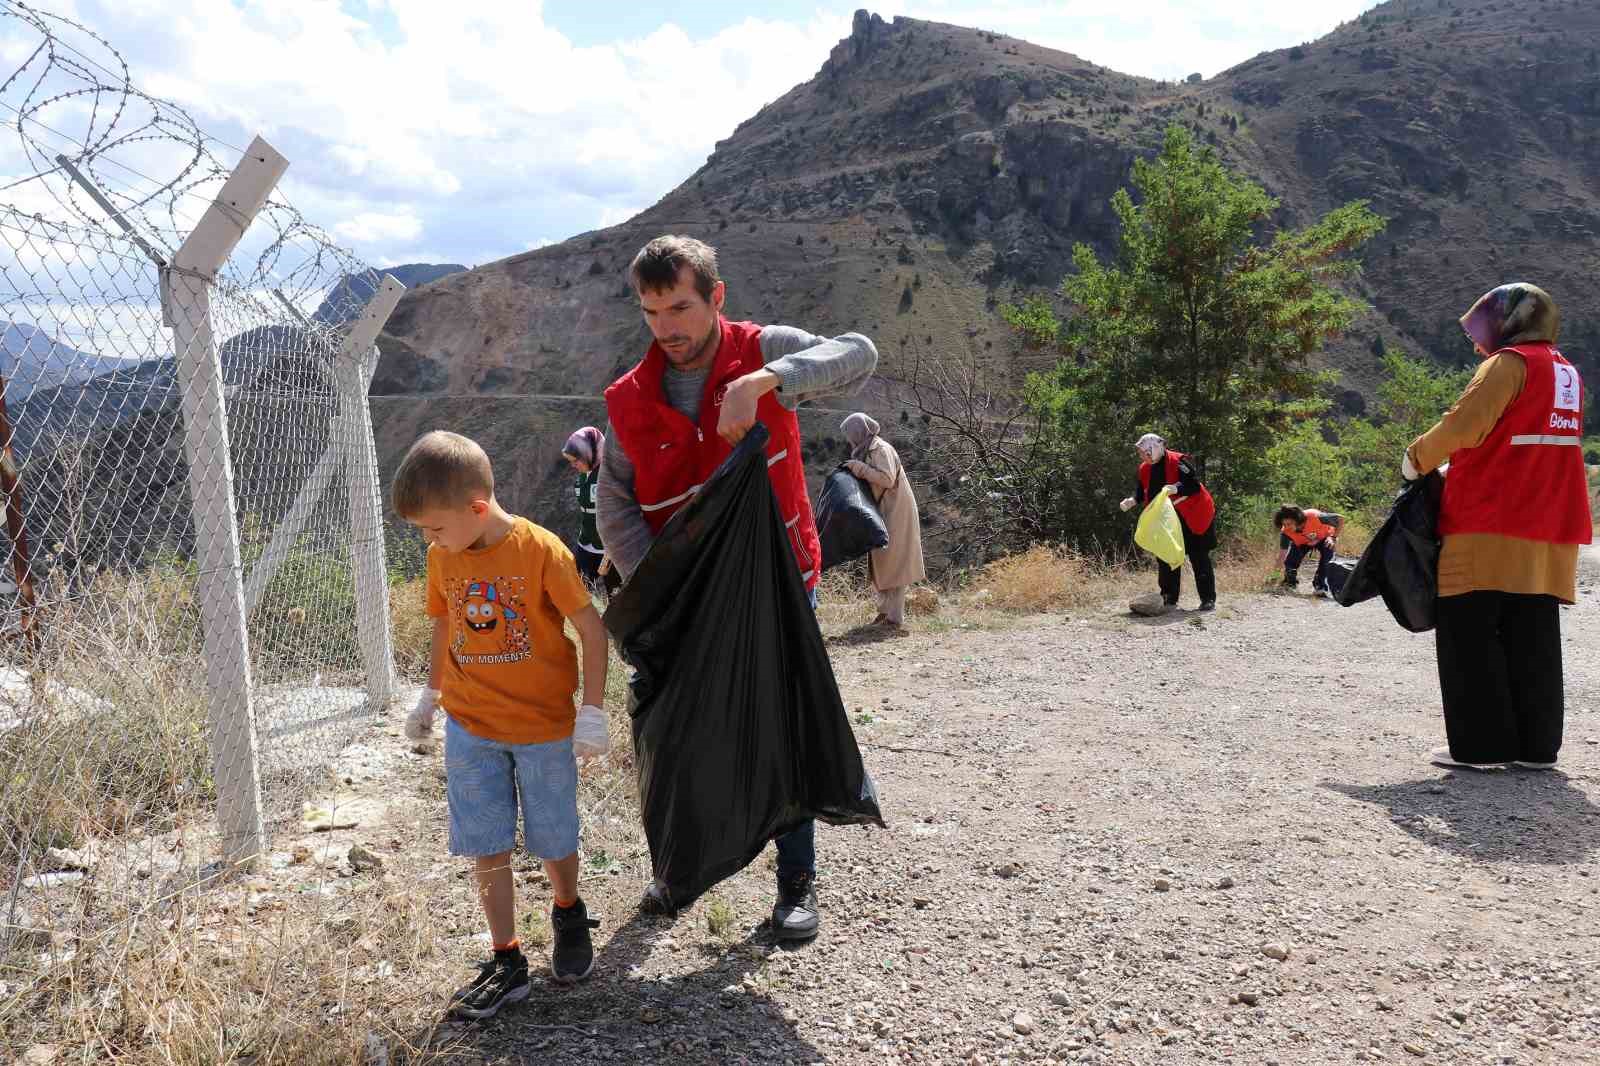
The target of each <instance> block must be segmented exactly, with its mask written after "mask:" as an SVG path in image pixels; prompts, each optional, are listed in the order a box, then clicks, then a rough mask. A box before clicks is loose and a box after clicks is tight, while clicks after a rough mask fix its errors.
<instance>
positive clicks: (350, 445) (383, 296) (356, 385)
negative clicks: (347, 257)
mask: <svg viewBox="0 0 1600 1066" xmlns="http://www.w3.org/2000/svg"><path fill="white" fill-rule="evenodd" d="M405 291H406V289H405V286H404V285H401V284H400V283H399V282H398V281H396V280H395V279H394V278H392V277H390V276H388V275H385V276H384V279H383V283H382V284H381V285H380V286H379V287H378V291H377V292H376V293H375V294H373V297H372V299H371V300H369V301H367V306H366V308H365V309H364V310H363V311H362V313H361V317H360V318H358V319H357V320H356V321H355V322H354V323H352V324H351V326H350V332H349V333H348V334H347V335H346V336H345V341H344V345H343V347H342V348H341V349H340V352H339V359H338V361H337V362H336V364H335V374H336V376H337V378H338V382H339V394H340V395H339V422H340V430H341V432H340V434H339V439H340V440H342V441H343V442H344V447H345V449H346V452H345V460H344V477H345V486H346V490H347V495H348V496H349V498H350V558H351V564H352V566H353V567H354V568H355V581H356V589H357V596H356V603H357V604H358V607H357V610H356V627H357V637H358V638H359V640H360V642H361V658H362V661H363V662H364V663H365V665H366V668H367V697H368V700H369V705H370V706H371V707H373V708H379V707H383V706H385V705H387V704H388V702H389V699H390V697H391V696H392V695H393V693H394V652H393V649H392V648H391V647H390V642H389V566H388V561H387V558H386V556H385V553H384V546H383V497H382V490H381V489H380V487H379V484H378V453H377V450H376V448H375V447H374V445H373V441H372V413H371V409H370V408H369V407H368V406H367V386H368V384H369V383H370V382H371V381H372V373H373V371H374V370H376V369H377V362H378V349H377V346H376V345H375V344H374V343H373V342H374V341H375V340H376V339H377V336H378V331H379V330H381V329H382V328H383V324H384V323H385V322H387V321H388V320H389V315H390V313H391V312H392V311H394V308H395V305H396V304H398V303H399V302H400V297H401V296H403V295H405Z"/></svg>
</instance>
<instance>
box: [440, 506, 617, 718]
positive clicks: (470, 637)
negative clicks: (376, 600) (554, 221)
mask: <svg viewBox="0 0 1600 1066" xmlns="http://www.w3.org/2000/svg"><path fill="white" fill-rule="evenodd" d="M589 605H590V600H589V590H588V589H587V588H585V587H584V585H583V581H582V579H580V578H579V577H578V567H577V564H576V563H574V562H573V560H572V553H571V552H570V551H568V550H567V546H566V545H565V544H563V543H561V540H560V538H558V537H557V536H556V535H555V534H553V533H551V532H550V531H549V530H547V529H543V528H541V527H539V526H536V525H534V524H533V523H532V522H530V521H528V520H527V519H526V518H515V519H513V525H512V527H511V532H510V533H508V534H506V536H505V539H504V540H502V541H500V543H498V544H495V545H493V546H492V547H488V548H479V549H476V550H468V551H464V552H448V551H445V550H444V549H442V548H439V547H431V548H429V549H428V615H429V617H431V618H444V617H446V616H448V617H449V619H450V654H449V655H448V656H447V657H446V660H445V663H444V664H443V666H442V668H441V671H440V676H439V693H440V696H439V703H440V705H441V706H442V707H443V708H444V709H445V713H447V714H449V715H450V717H451V718H453V719H455V720H456V723H457V724H458V725H460V726H461V727H462V728H463V729H465V730H467V732H469V733H472V734H473V735H474V736H480V737H483V738H485V739H487V740H498V741H503V742H504V743H507V744H544V743H547V742H548V741H552V740H565V739H566V738H567V737H570V736H571V735H572V723H573V719H574V716H575V715H574V711H573V707H572V696H573V693H575V692H576V691H577V690H578V652H577V649H576V648H575V647H573V644H572V641H571V640H570V639H568V637H567V635H566V633H565V631H564V630H563V629H562V621H563V619H564V618H565V617H567V616H570V615H573V614H576V613H577V612H579V611H581V610H583V609H584V608H585V607H588V606H589Z"/></svg>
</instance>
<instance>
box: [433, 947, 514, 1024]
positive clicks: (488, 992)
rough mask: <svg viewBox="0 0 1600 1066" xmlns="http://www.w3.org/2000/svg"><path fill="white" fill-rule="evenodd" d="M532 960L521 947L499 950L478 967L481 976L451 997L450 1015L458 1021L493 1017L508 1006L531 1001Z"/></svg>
mask: <svg viewBox="0 0 1600 1066" xmlns="http://www.w3.org/2000/svg"><path fill="white" fill-rule="evenodd" d="M531 989H532V985H530V984H529V983H528V960H527V958H526V957H525V956H524V955H523V954H522V949H521V948H510V949H509V950H506V951H497V952H495V953H494V956H493V957H492V958H490V959H489V960H488V961H486V962H481V963H479V964H478V976H477V977H476V978H474V979H473V981H472V983H471V984H469V985H467V986H466V987H464V988H460V989H458V990H457V991H456V994H455V995H454V996H451V997H450V1013H451V1014H454V1015H455V1016H456V1017H458V1018H493V1017H494V1016H495V1015H496V1014H498V1013H499V1012H500V1008H501V1007H504V1006H505V1005H506V1004H508V1003H520V1002H522V1001H523V1000H525V999H527V998H528V992H529V991H530V990H531Z"/></svg>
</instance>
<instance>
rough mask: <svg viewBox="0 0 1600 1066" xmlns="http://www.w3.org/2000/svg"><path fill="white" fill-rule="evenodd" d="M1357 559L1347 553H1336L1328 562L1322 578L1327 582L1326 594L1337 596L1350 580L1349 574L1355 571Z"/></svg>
mask: <svg viewBox="0 0 1600 1066" xmlns="http://www.w3.org/2000/svg"><path fill="white" fill-rule="evenodd" d="M1356 562H1357V560H1355V559H1352V558H1350V557H1349V556H1347V555H1336V556H1334V557H1333V559H1331V560H1330V561H1329V562H1328V570H1327V573H1326V574H1325V575H1324V580H1326V581H1327V583H1328V595H1330V596H1333V597H1334V598H1338V595H1339V593H1340V592H1343V591H1344V587H1345V585H1347V584H1348V583H1349V582H1350V575H1351V574H1353V573H1354V572H1355V569H1356Z"/></svg>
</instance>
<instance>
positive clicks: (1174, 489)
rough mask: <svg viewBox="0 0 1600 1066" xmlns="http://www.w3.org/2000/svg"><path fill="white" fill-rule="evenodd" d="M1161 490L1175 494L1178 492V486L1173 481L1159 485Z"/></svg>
mask: <svg viewBox="0 0 1600 1066" xmlns="http://www.w3.org/2000/svg"><path fill="white" fill-rule="evenodd" d="M1161 491H1162V492H1164V493H1166V494H1167V495H1168V496H1176V495H1177V494H1178V486H1177V485H1176V484H1175V483H1174V484H1171V485H1163V486H1161Z"/></svg>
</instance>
